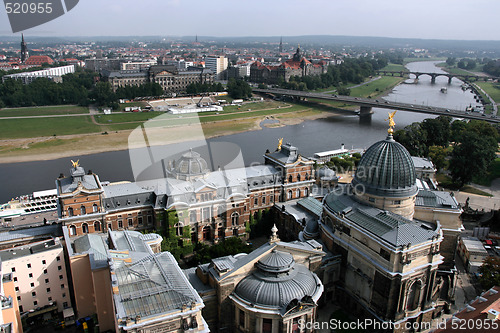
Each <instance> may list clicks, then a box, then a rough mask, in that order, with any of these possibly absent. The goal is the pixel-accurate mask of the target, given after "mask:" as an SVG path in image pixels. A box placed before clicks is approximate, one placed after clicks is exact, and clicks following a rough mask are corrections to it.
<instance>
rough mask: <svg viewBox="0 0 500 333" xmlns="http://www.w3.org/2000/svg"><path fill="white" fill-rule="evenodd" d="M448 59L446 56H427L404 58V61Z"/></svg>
mask: <svg viewBox="0 0 500 333" xmlns="http://www.w3.org/2000/svg"><path fill="white" fill-rule="evenodd" d="M438 60H442V61H446V58H444V57H427V58H404V61H403V62H404V63H405V64H407V63H409V62H416V61H438Z"/></svg>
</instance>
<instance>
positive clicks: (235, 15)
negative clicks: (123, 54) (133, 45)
mask: <svg viewBox="0 0 500 333" xmlns="http://www.w3.org/2000/svg"><path fill="white" fill-rule="evenodd" d="M97 7H98V9H96V8H97ZM304 7H305V8H304ZM304 9H305V10H304ZM141 10H143V11H144V13H145V14H144V15H140V16H139V15H138V13H140V12H141ZM498 10H500V3H497V2H491V1H487V0H480V1H476V2H474V3H471V2H466V1H452V0H442V1H438V2H436V1H430V0H423V1H418V2H417V1H405V2H401V1H396V0H385V1H383V2H373V1H369V0H359V1H356V2H347V1H341V2H339V1H336V2H332V1H326V0H314V1H311V2H308V3H307V4H305V3H304V2H301V1H295V0H293V1H283V0H276V1H273V2H264V1H261V0H257V1H253V2H252V3H251V4H248V3H239V2H232V1H227V0H217V1H211V2H210V6H209V7H207V6H206V3H201V2H189V4H187V3H185V2H181V1H178V0H171V1H165V2H158V1H152V0H146V1H141V2H133V1H130V0H124V1H120V2H118V1H114V0H108V1H106V2H99V3H98V2H97V1H95V0H87V1H81V2H80V3H79V4H78V5H77V6H76V7H75V8H74V9H73V10H71V11H69V12H67V13H66V14H65V15H63V16H62V17H59V18H57V19H55V20H53V21H51V22H48V23H46V24H43V25H41V26H38V27H35V28H32V29H28V30H25V31H24V32H25V33H28V34H30V35H32V36H33V35H37V36H47V37H50V36H53V37H56V36H145V35H148V36H151V35H160V36H189V35H193V36H194V35H205V36H215V37H236V36H280V35H282V36H300V35H345V36H367V37H393V38H421V39H452V40H499V39H500V38H499V37H498V35H497V34H496V29H495V28H496V27H495V23H496V17H495V14H496V13H497V12H498ZM271 13H279V15H278V16H277V15H274V14H273V15H271ZM0 22H1V23H0V35H13V34H12V30H11V29H10V26H9V21H8V19H7V15H6V11H5V10H2V11H0ZM89 22H91V24H89ZM471 24H472V25H473V26H474V29H471Z"/></svg>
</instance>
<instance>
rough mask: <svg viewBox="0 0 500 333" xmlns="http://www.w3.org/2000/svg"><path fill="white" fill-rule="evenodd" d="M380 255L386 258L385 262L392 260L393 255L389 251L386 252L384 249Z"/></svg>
mask: <svg viewBox="0 0 500 333" xmlns="http://www.w3.org/2000/svg"><path fill="white" fill-rule="evenodd" d="M379 253H380V256H381V257H382V258H384V259H385V260H390V259H391V254H390V253H389V252H388V251H386V250H384V249H380V252H379Z"/></svg>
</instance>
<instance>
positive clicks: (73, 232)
mask: <svg viewBox="0 0 500 333" xmlns="http://www.w3.org/2000/svg"><path fill="white" fill-rule="evenodd" d="M69 235H70V236H76V227H75V226H74V225H70V226H69Z"/></svg>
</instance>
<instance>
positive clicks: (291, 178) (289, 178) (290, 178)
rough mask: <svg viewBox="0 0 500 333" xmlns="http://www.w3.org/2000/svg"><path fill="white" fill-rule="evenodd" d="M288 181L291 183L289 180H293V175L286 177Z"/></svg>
mask: <svg viewBox="0 0 500 333" xmlns="http://www.w3.org/2000/svg"><path fill="white" fill-rule="evenodd" d="M288 181H289V182H290V183H291V182H293V177H292V175H290V177H288Z"/></svg>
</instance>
